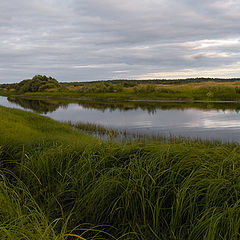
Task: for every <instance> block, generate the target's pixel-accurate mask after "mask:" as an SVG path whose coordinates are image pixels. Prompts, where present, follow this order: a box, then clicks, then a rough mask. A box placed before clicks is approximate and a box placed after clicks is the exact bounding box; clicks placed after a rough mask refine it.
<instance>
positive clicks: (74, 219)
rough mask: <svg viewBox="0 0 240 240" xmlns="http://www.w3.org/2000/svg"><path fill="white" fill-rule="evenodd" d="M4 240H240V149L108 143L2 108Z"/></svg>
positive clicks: (0, 226)
mask: <svg viewBox="0 0 240 240" xmlns="http://www.w3.org/2000/svg"><path fill="white" fill-rule="evenodd" d="M0 126H1V128H0V146H1V149H0V152H1V155H0V166H1V168H0V177H1V180H0V200H1V201H0V216H1V218H0V219H1V220H0V239H3V240H5V239H9V240H10V239H24V240H25V239H31V240H32V239H36V240H37V239H43V240H49V239H56V240H57V239H58V240H61V239H82V240H83V239H86V240H90V239H128V240H130V239H139V240H143V239H144V240H152V239H163V240H167V239H178V240H180V239H196V240H199V239H208V240H212V239H219V240H220V239H221V240H222V239H225V240H227V239H239V237H240V187H239V186H240V178H239V176H240V175H239V174H240V147H239V145H238V144H234V143H233V144H222V143H220V142H207V141H205V142H204V141H197V140H196V141H190V140H183V139H176V140H174V139H171V141H170V140H169V141H166V140H165V141H160V140H159V141H149V142H147V143H142V142H128V143H116V142H113V141H105V142H104V141H101V140H98V139H95V138H93V137H91V136H88V135H86V134H84V133H83V132H80V131H78V130H73V129H72V127H71V126H69V125H67V124H62V123H58V122H55V121H53V120H51V119H49V118H45V117H42V116H39V115H37V114H33V113H27V112H23V111H20V110H13V109H7V108H4V107H0Z"/></svg>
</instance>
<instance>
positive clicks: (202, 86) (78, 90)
mask: <svg viewBox="0 0 240 240" xmlns="http://www.w3.org/2000/svg"><path fill="white" fill-rule="evenodd" d="M186 81H187V80H186ZM225 81H226V80H225ZM139 82H141V81H138V82H137V83H134V82H133V83H131V82H130V83H125V82H122V83H121V82H120V83H118V82H115V81H109V82H108V81H105V82H94V83H79V84H77V85H76V84H73V83H72V84H70V83H69V84H61V87H60V88H57V89H56V88H52V89H46V90H45V91H37V92H32V91H28V92H17V91H16V89H15V88H14V87H13V88H11V85H10V86H9V88H8V90H7V89H2V90H0V94H1V95H23V96H35V97H37V96H45V97H53V98H56V97H57V98H79V99H115V100H145V101H146V100H178V101H196V100H206V101H239V100H240V82H239V81H233V82H224V81H218V82H216V81H203V82H194V81H193V82H189V83H184V81H181V82H179V83H178V84H177V83H175V84H173V83H171V81H170V80H169V81H168V84H167V83H164V84H160V83H158V82H156V83H152V82H154V80H152V81H149V82H150V83H147V82H146V81H145V83H144V84H143V83H139ZM175 82H176V81H175ZM14 86H15V85H14Z"/></svg>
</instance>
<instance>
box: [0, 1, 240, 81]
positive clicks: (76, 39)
mask: <svg viewBox="0 0 240 240" xmlns="http://www.w3.org/2000/svg"><path fill="white" fill-rule="evenodd" d="M0 9H1V14H0V43H1V44H0V83H4V82H19V81H21V80H23V79H27V78H32V77H33V76H34V75H36V74H46V75H48V76H52V77H55V78H56V79H57V80H59V81H88V80H103V79H122V78H124V79H150V78H186V77H201V76H203V77H223V78H228V77H240V1H239V0H217V1H214V0H201V1H196V0H121V1H117V0H21V1H20V0H0Z"/></svg>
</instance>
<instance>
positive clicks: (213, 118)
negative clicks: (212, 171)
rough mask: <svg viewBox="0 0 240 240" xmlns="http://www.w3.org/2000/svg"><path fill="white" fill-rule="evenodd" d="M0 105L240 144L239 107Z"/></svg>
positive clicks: (3, 100) (2, 100) (7, 101)
mask: <svg viewBox="0 0 240 240" xmlns="http://www.w3.org/2000/svg"><path fill="white" fill-rule="evenodd" d="M0 105H2V106H6V107H13V108H19V109H24V110H28V111H32V112H38V113H40V114H42V115H45V116H48V117H50V118H53V119H55V120H57V121H72V122H84V123H87V122H89V123H95V124H100V125H102V126H105V127H111V128H115V129H121V130H123V129H124V130H128V131H130V132H138V133H143V134H149V135H164V136H169V135H174V136H185V137H191V138H201V139H209V140H214V139H215V140H221V141H230V142H232V141H237V142H240V114H239V109H240V104H237V103H172V102H171V103H167V102H166V103H143V102H94V101H91V102H86V101H74V102H71V101H70V100H69V101H67V100H56V99H51V100H50V99H43V100H28V99H23V98H16V97H9V98H7V97H1V96H0Z"/></svg>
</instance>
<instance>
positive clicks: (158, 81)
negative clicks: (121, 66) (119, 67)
mask: <svg viewBox="0 0 240 240" xmlns="http://www.w3.org/2000/svg"><path fill="white" fill-rule="evenodd" d="M210 81H213V82H237V81H240V78H185V79H147V80H128V79H117V80H98V81H85V82H84V81H83V82H59V83H60V84H62V85H67V86H82V85H84V84H94V83H97V82H108V83H112V84H121V83H126V82H127V83H133V84H166V85H168V84H169V85H171V84H184V83H201V82H210ZM12 84H15V83H3V84H0V88H7V87H8V86H9V85H12Z"/></svg>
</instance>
